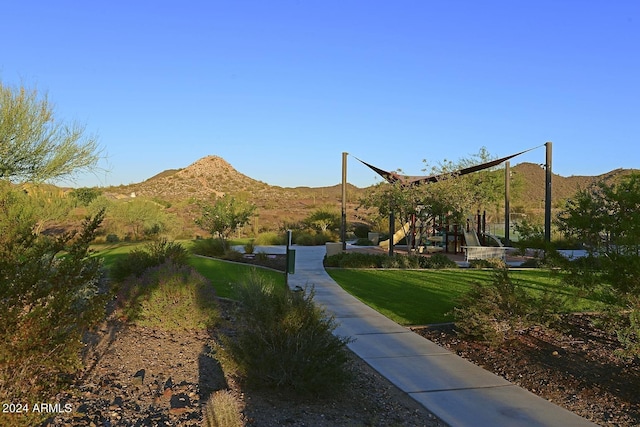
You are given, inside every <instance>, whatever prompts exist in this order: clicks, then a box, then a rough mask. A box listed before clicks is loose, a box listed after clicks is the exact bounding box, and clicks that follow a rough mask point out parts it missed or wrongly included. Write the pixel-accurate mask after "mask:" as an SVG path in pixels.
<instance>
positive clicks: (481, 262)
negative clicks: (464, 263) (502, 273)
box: [469, 258, 507, 268]
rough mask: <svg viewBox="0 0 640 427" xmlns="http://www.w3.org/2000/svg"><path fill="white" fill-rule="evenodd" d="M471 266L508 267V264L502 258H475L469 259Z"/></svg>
mask: <svg viewBox="0 0 640 427" xmlns="http://www.w3.org/2000/svg"><path fill="white" fill-rule="evenodd" d="M469 267H471V268H507V264H506V263H505V262H504V261H503V260H501V259H500V258H490V259H474V260H471V261H469Z"/></svg>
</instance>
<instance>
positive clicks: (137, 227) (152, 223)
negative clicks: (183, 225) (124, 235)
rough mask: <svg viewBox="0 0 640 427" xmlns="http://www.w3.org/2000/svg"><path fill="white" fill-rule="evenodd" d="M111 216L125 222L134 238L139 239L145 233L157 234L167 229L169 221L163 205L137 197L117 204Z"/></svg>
mask: <svg viewBox="0 0 640 427" xmlns="http://www.w3.org/2000/svg"><path fill="white" fill-rule="evenodd" d="M111 216H112V219H113V220H114V221H115V222H119V223H122V224H124V225H125V227H126V228H127V229H128V232H129V233H131V235H132V236H133V238H134V239H139V238H141V237H142V236H143V235H145V234H147V235H156V234H158V233H160V232H161V231H163V230H165V229H166V228H167V227H168V223H169V218H168V216H167V214H166V213H165V212H164V208H163V207H162V206H161V205H159V204H157V203H155V202H152V201H151V200H145V199H137V198H136V199H133V200H131V201H128V202H125V203H118V204H116V205H115V206H114V209H113V210H112V215H111Z"/></svg>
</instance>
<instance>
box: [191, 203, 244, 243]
mask: <svg viewBox="0 0 640 427" xmlns="http://www.w3.org/2000/svg"><path fill="white" fill-rule="evenodd" d="M201 208H202V216H201V217H200V218H198V219H197V220H196V224H198V225H199V226H200V227H202V228H203V229H204V230H207V231H208V232H209V233H211V235H212V236H217V237H219V238H220V239H221V240H222V241H223V242H226V241H227V240H228V239H229V236H230V235H231V233H233V232H235V231H236V230H237V229H238V228H240V227H242V226H244V225H245V224H246V223H247V222H249V219H250V218H251V216H252V215H253V214H254V212H255V210H256V207H255V205H253V204H251V203H249V202H246V201H243V200H238V199H236V198H235V197H233V196H230V195H228V194H225V195H224V196H223V197H221V198H218V199H217V200H216V201H215V202H214V203H213V204H212V205H202V206H201Z"/></svg>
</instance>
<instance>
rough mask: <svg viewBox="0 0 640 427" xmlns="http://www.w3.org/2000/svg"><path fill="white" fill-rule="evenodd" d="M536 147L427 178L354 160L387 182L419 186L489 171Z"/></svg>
mask: <svg viewBox="0 0 640 427" xmlns="http://www.w3.org/2000/svg"><path fill="white" fill-rule="evenodd" d="M536 148H538V147H534V148H530V149H528V150H524V151H521V152H519V153H516V154H512V155H510V156H506V157H502V158H500V159H496V160H491V161H490V162H486V163H481V164H479V165H475V166H470V167H468V168H463V169H459V170H457V171H453V172H448V173H443V174H439V175H428V176H410V175H400V174H399V173H396V172H389V171H385V170H384V169H380V168H378V167H376V166H373V165H371V164H369V163H367V162H365V161H363V160H360V159H358V158H357V157H356V159H357V160H358V161H359V162H360V163H363V164H364V165H365V166H367V167H369V168H370V169H372V170H373V171H375V172H376V173H377V174H378V175H380V176H381V177H383V178H384V179H385V180H386V181H387V182H389V183H391V184H393V183H395V182H400V183H401V184H402V185H407V186H411V185H421V184H428V183H430V182H437V181H440V180H442V179H444V178H449V177H452V176H459V175H467V174H470V173H474V172H478V171H481V170H484V169H489V168H492V167H494V166H497V165H499V164H501V163H503V162H506V161H507V160H509V159H512V158H514V157H517V156H519V155H521V154H524V153H526V152H529V151H531V150H534V149H536Z"/></svg>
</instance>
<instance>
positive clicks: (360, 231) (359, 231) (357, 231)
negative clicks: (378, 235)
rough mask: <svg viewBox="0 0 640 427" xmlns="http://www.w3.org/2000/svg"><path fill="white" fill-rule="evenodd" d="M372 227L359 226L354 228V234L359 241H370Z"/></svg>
mask: <svg viewBox="0 0 640 427" xmlns="http://www.w3.org/2000/svg"><path fill="white" fill-rule="evenodd" d="M370 231H371V227H369V226H368V225H366V224H358V225H356V226H355V227H353V234H354V235H355V236H356V237H357V238H359V239H368V238H369V232H370Z"/></svg>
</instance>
